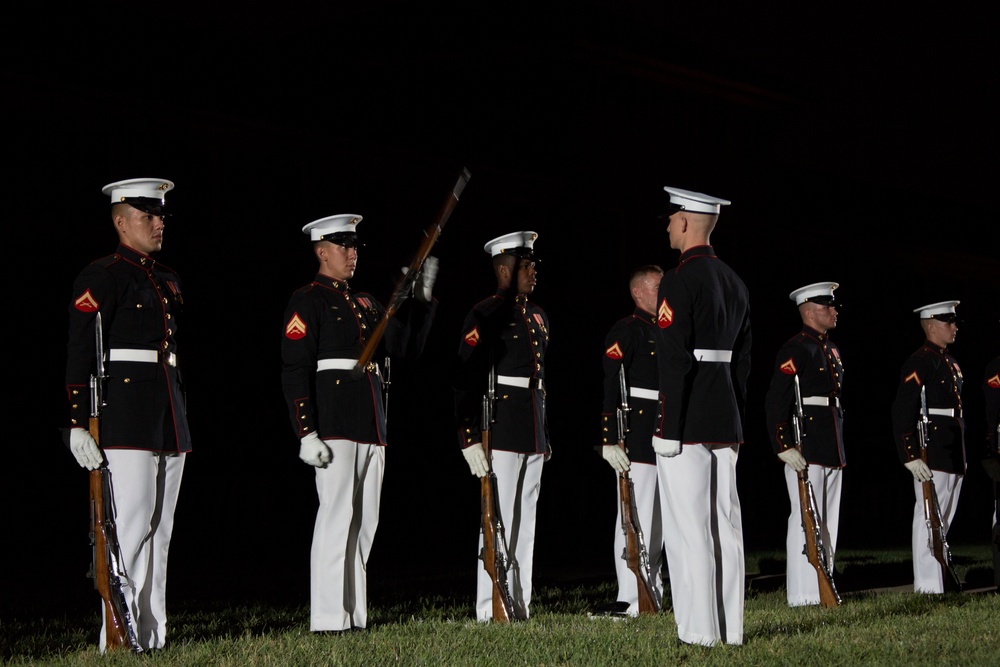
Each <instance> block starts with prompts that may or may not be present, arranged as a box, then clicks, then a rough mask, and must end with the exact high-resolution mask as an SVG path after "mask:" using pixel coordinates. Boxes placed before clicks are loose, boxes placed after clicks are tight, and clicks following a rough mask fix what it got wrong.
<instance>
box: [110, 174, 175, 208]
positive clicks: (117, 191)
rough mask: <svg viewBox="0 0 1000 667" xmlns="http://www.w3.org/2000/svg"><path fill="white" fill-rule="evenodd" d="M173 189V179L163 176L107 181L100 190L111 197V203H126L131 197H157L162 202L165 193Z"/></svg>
mask: <svg viewBox="0 0 1000 667" xmlns="http://www.w3.org/2000/svg"><path fill="white" fill-rule="evenodd" d="M173 189H174V183H173V181H168V180H167V179H165V178H130V179H128V180H125V181H116V182H114V183H108V184H107V185H105V186H104V187H103V188H101V192H103V193H104V194H106V195H109V196H110V197H111V203H112V204H119V203H128V202H129V200H133V199H157V200H159V201H160V203H161V204H163V203H165V202H164V197H165V195H166V194H167V192H168V191H170V190H173Z"/></svg>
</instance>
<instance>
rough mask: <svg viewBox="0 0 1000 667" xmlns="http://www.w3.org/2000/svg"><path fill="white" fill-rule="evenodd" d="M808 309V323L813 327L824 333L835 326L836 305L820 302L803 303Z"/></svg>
mask: <svg viewBox="0 0 1000 667" xmlns="http://www.w3.org/2000/svg"><path fill="white" fill-rule="evenodd" d="M804 305H805V307H806V308H807V309H808V311H809V312H808V314H809V318H808V324H809V325H810V326H811V327H812V328H813V329H815V330H816V331H820V332H823V333H826V332H827V331H829V330H831V329H836V328H837V315H838V313H837V307H836V306H826V305H823V304H821V303H812V302H808V303H806V304H804Z"/></svg>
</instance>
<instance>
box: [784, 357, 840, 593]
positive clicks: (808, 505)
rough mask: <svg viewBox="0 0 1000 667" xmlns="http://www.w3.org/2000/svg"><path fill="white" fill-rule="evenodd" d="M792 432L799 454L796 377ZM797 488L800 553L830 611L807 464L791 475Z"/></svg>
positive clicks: (801, 423)
mask: <svg viewBox="0 0 1000 667" xmlns="http://www.w3.org/2000/svg"><path fill="white" fill-rule="evenodd" d="M792 432H793V435H794V438H795V449H797V450H798V451H799V453H800V454H801V453H802V440H803V439H804V438H805V437H806V433H805V409H804V408H803V403H802V391H801V389H800V388H799V376H798V375H795V406H794V412H793V413H792ZM795 474H796V475H797V477H798V487H799V514H801V515H802V531H803V532H804V533H805V537H806V543H805V547H804V549H803V553H804V554H805V556H806V559H807V560H808V561H809V564H810V565H812V566H813V568H814V569H815V570H816V581H817V583H818V584H819V603H820V605H822V606H824V607H827V608H831V607H839V606H840V594H839V593H837V587H836V585H834V583H833V568H832V567H830V556H829V554H828V553H827V552H826V547H825V546H824V545H823V522H822V519H820V516H819V511H818V510H817V509H816V496H815V494H814V493H813V487H812V483H811V482H810V481H809V467H808V465H807V466H806V467H805V468H803V469H802V470H798V471H796V473H795Z"/></svg>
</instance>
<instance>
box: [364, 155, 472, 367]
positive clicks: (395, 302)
mask: <svg viewBox="0 0 1000 667" xmlns="http://www.w3.org/2000/svg"><path fill="white" fill-rule="evenodd" d="M471 177H472V174H470V173H469V170H468V169H466V168H465V167H463V168H462V171H461V173H460V174H459V176H458V180H457V181H456V182H455V185H454V186H453V187H452V189H451V191H450V192H449V193H448V197H447V198H446V199H445V202H444V204H443V205H442V206H441V209H440V210H439V211H438V214H437V217H435V219H434V221H433V222H431V224H430V225H429V226H428V227H427V229H426V230H424V240H423V241H422V242H421V243H420V247H419V248H417V252H416V254H414V256H413V259H412V260H410V265H409V266H408V267H407V269H406V272H405V273H403V275H402V276H400V277H399V279H398V280H397V281H396V287H395V288H394V289H393V291H392V296H391V297H389V305H388V307H387V308H386V309H385V316H384V317H383V318H382V319H381V320H379V323H378V325H377V326H376V327H375V331H373V332H372V334H371V336H369V337H368V340H367V341H365V347H364V349H363V350H362V351H361V355H360V356H359V357H358V363H357V366H356V367H355V371H361V370H363V369H364V368H366V367H367V366H368V362H369V361H371V358H372V355H373V354H374V353H375V348H376V347H378V344H379V342H380V341H381V340H382V336H384V335H385V328H386V326H388V324H389V319H390V318H391V317H392V316H393V315H395V314H396V311H397V310H399V308H400V306H402V305H403V302H404V301H406V298H407V297H408V296H409V295H410V292H412V291H413V284H414V283H415V282H416V280H417V277H418V276H419V275H420V270H421V269H422V268H423V266H424V260H426V259H427V256H428V255H429V254H430V252H431V248H432V247H434V244H435V243H437V240H438V237H439V236H440V235H441V230H442V229H443V228H444V225H445V223H446V222H448V218H449V217H451V212H452V211H453V210H454V208H455V205H456V204H457V203H458V198H459V197H460V196H461V195H462V191H463V190H464V189H465V185H466V183H468V182H469V179H470V178H471Z"/></svg>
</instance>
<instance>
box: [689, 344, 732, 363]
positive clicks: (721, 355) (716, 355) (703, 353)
mask: <svg viewBox="0 0 1000 667" xmlns="http://www.w3.org/2000/svg"><path fill="white" fill-rule="evenodd" d="M693 354H694V358H695V359H697V360H698V361H716V362H719V363H723V364H728V363H729V362H730V361H732V360H733V351H732V350H702V349H698V348H696V349H695V351H694V353H693Z"/></svg>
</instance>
